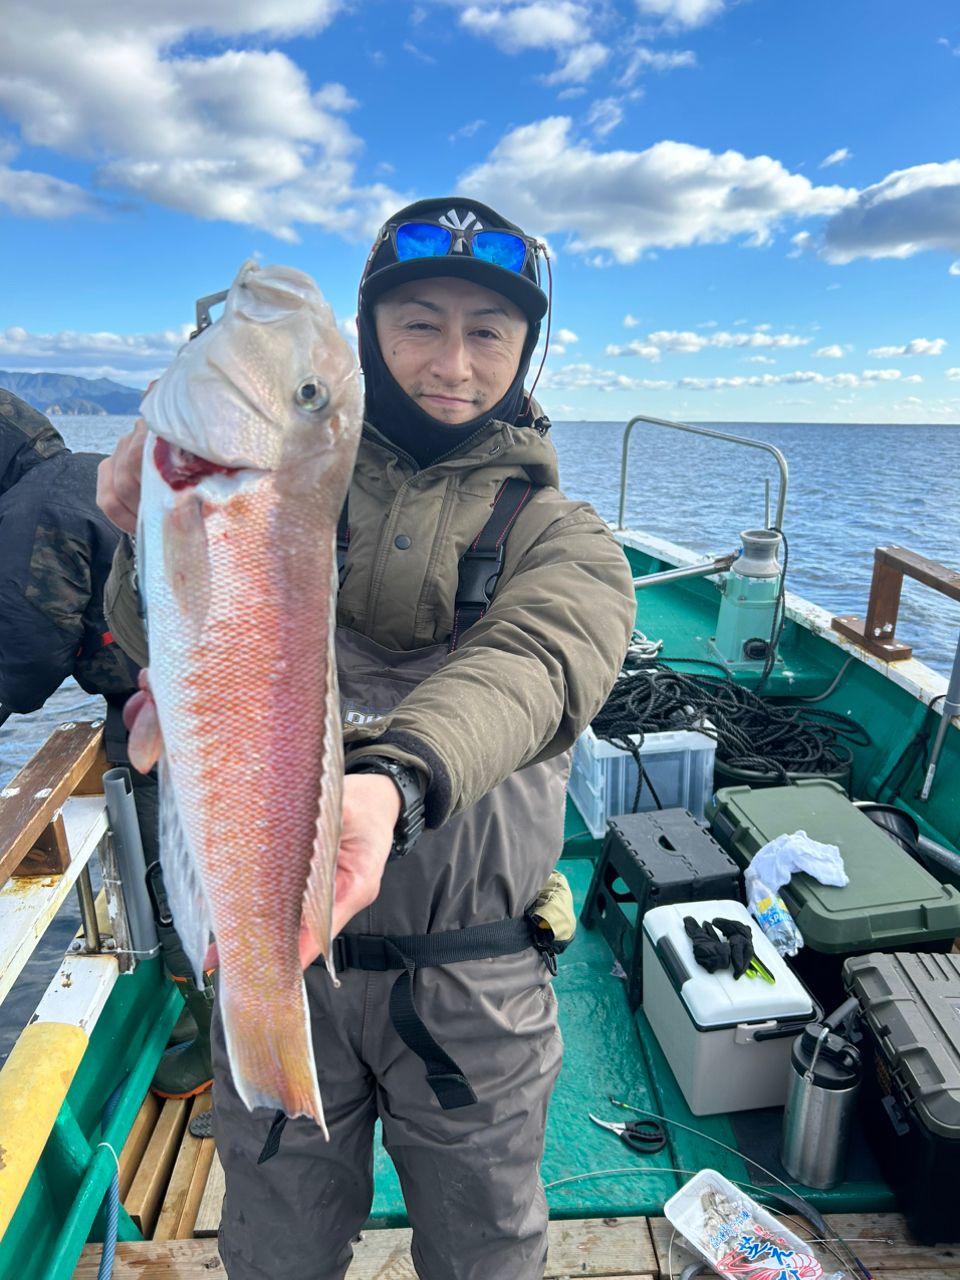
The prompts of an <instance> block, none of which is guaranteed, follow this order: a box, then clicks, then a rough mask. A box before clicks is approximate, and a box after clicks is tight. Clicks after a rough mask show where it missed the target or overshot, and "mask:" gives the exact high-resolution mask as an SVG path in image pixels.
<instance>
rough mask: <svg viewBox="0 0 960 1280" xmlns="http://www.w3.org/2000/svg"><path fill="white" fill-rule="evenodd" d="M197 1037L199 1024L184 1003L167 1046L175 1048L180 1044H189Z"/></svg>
mask: <svg viewBox="0 0 960 1280" xmlns="http://www.w3.org/2000/svg"><path fill="white" fill-rule="evenodd" d="M196 1038H197V1024H196V1023H195V1022H194V1020H193V1014H192V1013H191V1012H190V1010H189V1009H188V1008H187V1006H186V1005H184V1006H183V1011H182V1012H181V1014H180V1017H179V1018H178V1019H177V1020H176V1022H175V1023H174V1024H173V1029H172V1030H171V1032H170V1039H169V1040H168V1041H167V1048H168V1049H173V1048H174V1047H175V1046H176V1045H178V1044H189V1043H190V1041H191V1040H195V1039H196Z"/></svg>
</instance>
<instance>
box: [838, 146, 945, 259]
mask: <svg viewBox="0 0 960 1280" xmlns="http://www.w3.org/2000/svg"><path fill="white" fill-rule="evenodd" d="M924 249H941V250H945V251H947V252H956V251H957V250H960V160H947V161H944V162H943V163H942V164H920V165H915V166H914V167H913V168H910V169H898V170H896V171H895V172H894V173H891V174H889V175H888V176H887V177H886V178H884V179H883V180H882V181H881V182H878V183H876V184H875V185H873V186H870V187H865V188H864V189H863V190H862V191H860V192H859V193H858V194H857V196H856V199H855V200H853V201H851V202H850V203H849V204H848V205H847V206H846V207H845V208H842V209H841V210H840V211H839V212H837V213H836V214H835V215H834V216H833V217H832V218H831V219H830V221H829V222H828V223H827V225H826V227H825V230H824V237H823V244H822V246H821V249H820V252H821V254H822V256H823V257H824V258H826V259H827V261H828V262H836V263H844V262H852V261H853V260H854V259H855V258H910V257H912V256H913V255H914V254H915V253H920V252H921V251H922V250H924Z"/></svg>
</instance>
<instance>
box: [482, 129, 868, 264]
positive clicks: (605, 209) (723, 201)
mask: <svg viewBox="0 0 960 1280" xmlns="http://www.w3.org/2000/svg"><path fill="white" fill-rule="evenodd" d="M460 185H461V187H462V188H463V189H465V190H467V191H469V192H471V193H473V194H476V195H477V196H478V197H480V198H483V197H487V198H488V199H490V200H494V201H495V200H496V198H497V197H498V196H499V195H501V194H502V192H503V191H505V190H509V191H511V192H512V193H513V197H514V204H513V207H514V209H515V210H516V214H515V216H518V217H519V218H520V220H521V221H526V223H528V224H529V225H530V226H535V227H537V228H538V229H540V230H542V231H546V232H554V231H572V232H573V234H574V239H573V242H572V246H571V247H572V248H573V249H574V250H575V251H578V252H584V253H586V252H588V251H595V250H606V251H608V252H609V253H611V254H613V256H614V257H615V258H616V259H617V261H619V262H634V261H636V259H637V258H638V257H639V256H640V254H641V253H643V252H644V250H649V249H651V248H654V247H663V248H674V247H677V246H681V245H691V244H717V243H722V242H724V241H727V240H730V239H731V238H733V237H735V236H745V237H748V238H749V241H750V243H752V244H754V245H760V244H765V243H766V242H767V241H769V239H770V237H771V235H772V234H773V232H774V230H775V229H776V227H777V226H778V225H779V224H780V223H781V222H782V221H783V220H784V219H785V218H790V217H809V216H812V215H817V214H829V213H832V212H835V211H836V210H837V209H840V208H842V207H843V206H844V205H845V204H847V203H848V202H849V201H851V200H854V199H856V192H853V191H848V190H846V189H845V188H843V187H816V186H814V185H813V184H812V183H811V182H810V180H809V179H808V178H805V177H803V176H802V175H800V174H793V173H790V172H789V171H788V170H787V169H785V168H784V166H783V165H782V164H780V162H779V161H777V160H774V159H772V158H771V157H770V156H755V157H752V158H750V157H747V156H744V155H741V154H740V153H739V152H737V151H725V152H722V153H719V154H717V153H714V152H710V151H707V150H706V149H704V148H702V147H694V146H690V145H689V144H687V143H681V142H670V141H665V142H658V143H656V144H655V145H654V146H652V147H649V148H648V149H647V150H645V151H626V150H621V151H601V150H595V149H593V148H592V147H591V146H590V145H589V144H588V143H586V142H582V141H581V142H578V141H576V140H575V138H574V136H573V127H572V121H571V120H570V119H569V117H566V116H553V117H549V118H547V119H544V120H540V121H537V122H536V123H534V124H529V125H523V126H521V127H519V128H517V129H513V130H512V131H510V132H509V133H507V134H506V135H505V136H504V137H503V138H502V139H501V140H500V142H499V143H498V144H497V145H496V147H494V149H493V151H491V153H490V155H489V156H488V157H487V159H486V161H484V162H483V163H481V164H480V165H478V166H476V167H475V168H473V169H471V170H470V171H469V172H468V173H466V174H464V175H463V176H462V178H461V180H460Z"/></svg>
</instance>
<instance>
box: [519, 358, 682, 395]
mask: <svg viewBox="0 0 960 1280" xmlns="http://www.w3.org/2000/svg"><path fill="white" fill-rule="evenodd" d="M541 385H543V386H544V387H548V388H550V389H556V390H560V391H573V390H585V389H589V390H592V391H602V392H610V391H669V390H671V389H672V388H673V383H672V382H666V381H661V380H658V379H650V378H628V377H625V376H624V375H623V374H622V373H614V372H613V371H612V370H610V369H597V368H596V367H595V366H594V365H592V364H568V365H564V366H563V368H561V369H546V370H545V371H544V375H543V378H542V380H541Z"/></svg>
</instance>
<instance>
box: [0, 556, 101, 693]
mask: <svg viewBox="0 0 960 1280" xmlns="http://www.w3.org/2000/svg"><path fill="white" fill-rule="evenodd" d="M43 550H44V555H43V557H42V564H41V565H38V566H37V567H36V568H31V570H30V576H29V577H28V579H27V582H26V584H25V585H23V584H21V582H19V581H18V580H16V579H13V578H7V579H4V580H3V581H2V582H0V618H2V620H3V621H2V624H0V703H2V704H3V705H4V706H5V707H8V708H9V709H10V710H11V711H14V712H16V713H17V714H19V715H25V714H26V713H27V712H29V711H36V710H37V709H38V708H39V707H42V706H43V704H44V703H45V702H46V700H47V698H49V697H50V695H51V694H52V693H54V692H55V691H56V690H57V689H59V687H60V685H61V684H62V683H63V681H64V680H65V679H66V678H67V676H69V675H70V674H71V673H72V672H73V668H74V664H75V662H76V657H77V651H78V649H79V647H80V645H81V643H82V641H83V612H84V610H85V609H86V607H87V603H88V601H89V599H90V564H89V561H88V559H87V558H86V556H84V555H83V554H82V551H81V549H80V547H79V545H78V543H77V542H76V540H75V539H63V540H62V541H61V542H59V543H58V542H57V541H56V540H55V539H54V540H51V541H50V543H49V544H48V545H46V546H45V547H44V549H43ZM0 554H2V553H0Z"/></svg>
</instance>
